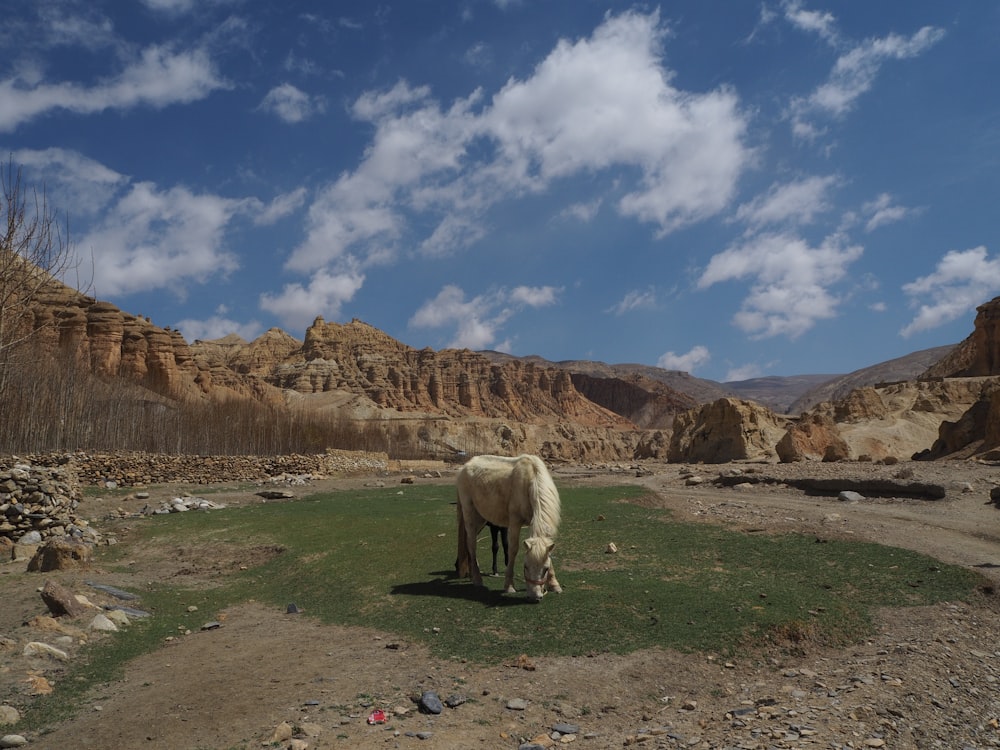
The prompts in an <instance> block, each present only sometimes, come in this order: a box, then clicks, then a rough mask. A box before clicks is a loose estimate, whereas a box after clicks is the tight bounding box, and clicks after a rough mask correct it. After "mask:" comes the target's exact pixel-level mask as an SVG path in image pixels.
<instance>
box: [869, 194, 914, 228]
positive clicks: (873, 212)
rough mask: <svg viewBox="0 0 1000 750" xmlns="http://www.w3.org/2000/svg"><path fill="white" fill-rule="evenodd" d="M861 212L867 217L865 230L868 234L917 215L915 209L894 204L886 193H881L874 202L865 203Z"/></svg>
mask: <svg viewBox="0 0 1000 750" xmlns="http://www.w3.org/2000/svg"><path fill="white" fill-rule="evenodd" d="M862 211H863V212H864V213H865V215H867V216H868V217H869V218H868V221H867V222H866V223H865V230H867V231H869V232H871V231H872V230H874V229H878V228H879V227H881V226H885V225H886V224H894V223H896V222H897V221H902V220H903V219H905V218H907V217H908V216H911V215H913V214H915V213H917V210H916V209H912V208H907V207H906V206H899V205H896V204H894V203H893V199H892V196H891V195H889V194H888V193H882V194H881V195H879V196H878V197H877V198H876V199H875V200H873V201H869V202H868V203H866V204H865V205H864V206H863V207H862Z"/></svg>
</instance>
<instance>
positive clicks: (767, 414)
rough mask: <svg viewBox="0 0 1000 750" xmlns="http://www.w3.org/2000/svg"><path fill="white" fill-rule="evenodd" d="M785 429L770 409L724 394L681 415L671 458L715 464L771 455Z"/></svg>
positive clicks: (675, 427)
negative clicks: (723, 396) (724, 396)
mask: <svg viewBox="0 0 1000 750" xmlns="http://www.w3.org/2000/svg"><path fill="white" fill-rule="evenodd" d="M784 432H785V427H784V426H783V425H782V423H781V420H779V419H778V417H777V416H775V414H774V413H773V412H772V411H771V410H770V409H767V408H766V407H763V406H760V405H759V404H757V403H754V402H752V401H742V400H740V399H736V398H720V399H718V400H716V401H714V402H712V403H710V404H704V405H703V406H700V407H697V408H694V409H690V410H689V411H686V412H683V413H682V414H678V415H677V417H676V418H675V419H674V428H673V433H672V434H671V437H670V449H669V452H668V456H667V459H668V460H669V461H671V462H678V463H680V462H685V461H692V462H694V461H699V462H704V463H713V464H714V463H726V462H728V461H740V460H746V459H764V458H770V457H772V456H774V455H775V451H774V446H775V445H776V444H777V442H778V441H779V440H780V439H781V437H782V435H783V434H784Z"/></svg>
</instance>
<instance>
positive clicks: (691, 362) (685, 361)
mask: <svg viewBox="0 0 1000 750" xmlns="http://www.w3.org/2000/svg"><path fill="white" fill-rule="evenodd" d="M711 358H712V355H711V354H709V352H708V349H707V348H706V347H704V346H701V345H698V346H694V347H692V348H691V350H690V351H689V352H687V353H686V354H674V353H673V352H667V353H666V354H663V355H662V356H661V357H660V358H659V359H658V360H657V361H656V366H657V367H662V368H663V369H664V370H682V371H684V372H694V371H695V370H696V369H697V368H698V367H701V366H702V365H704V364H707V363H708V361H709V360H710V359H711Z"/></svg>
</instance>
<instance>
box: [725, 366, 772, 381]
mask: <svg viewBox="0 0 1000 750" xmlns="http://www.w3.org/2000/svg"><path fill="white" fill-rule="evenodd" d="M763 374H764V370H763V369H761V366H760V365H758V364H756V363H753V362H751V363H749V364H745V365H739V366H738V367H731V368H730V369H729V370H728V371H727V372H726V377H725V381H724V382H726V383H739V382H740V381H742V380H750V379H752V378H759V377H760V376H761V375H763Z"/></svg>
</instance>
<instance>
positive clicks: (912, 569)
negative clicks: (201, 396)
mask: <svg viewBox="0 0 1000 750" xmlns="http://www.w3.org/2000/svg"><path fill="white" fill-rule="evenodd" d="M641 492H642V490H641V489H639V488H631V487H617V488H604V487H602V488H567V489H563V490H562V491H561V494H562V500H563V523H562V526H561V528H560V535H559V541H558V544H557V547H556V552H555V555H554V559H555V564H556V569H557V572H558V574H559V579H560V582H561V583H562V585H563V588H564V589H565V591H566V593H564V594H562V595H556V594H550V595H549V596H546V597H545V599H544V600H543V601H542V602H541V603H539V604H530V603H528V602H527V601H526V600H525V599H524V598H523V595H521V594H516V595H504V594H502V593H501V587H502V579H501V578H490V577H487V578H484V581H485V583H486V586H487V588H486V589H485V590H479V589H476V588H475V587H473V586H472V585H471V583H470V582H469V581H468V580H458V579H455V578H452V577H451V574H452V570H453V566H454V560H455V552H456V521H455V507H454V504H453V498H454V490H453V488H452V487H450V486H429V485H413V486H407V487H405V488H404V489H402V490H400V489H399V488H398V487H395V488H391V489H378V490H370V489H368V490H360V491H352V492H336V493H326V494H318V495H313V496H311V497H307V498H304V499H300V500H297V501H295V502H288V503H262V504H254V505H249V506H246V507H242V508H231V509H226V510H221V511H213V512H210V513H185V514H174V515H169V516H158V517H155V518H152V519H150V522H149V523H148V524H146V525H144V526H142V527H141V528H140V529H137V530H136V533H138V534H141V535H142V536H144V537H146V538H145V539H141V538H140V539H136V540H134V541H133V542H132V543H133V544H138V545H142V544H144V543H152V542H153V541H155V542H156V543H157V544H162V543H166V544H170V543H172V542H173V541H176V543H178V544H180V543H183V544H185V545H201V544H220V543H226V544H229V543H233V544H236V543H241V542H242V543H244V544H246V543H247V540H253V541H254V542H268V543H272V544H276V545H279V546H281V547H284V548H285V551H284V552H282V553H281V554H279V555H277V556H276V557H274V558H273V559H270V560H269V561H268V562H266V563H265V564H263V565H259V566H257V567H252V568H250V569H249V570H246V571H241V572H239V573H234V574H231V575H230V576H228V577H227V578H225V579H224V582H223V583H222V584H221V585H216V586H213V587H211V588H210V589H205V590H198V591H191V590H177V589H171V588H165V587H164V588H156V589H154V590H152V591H150V592H148V593H144V594H143V601H142V606H143V607H144V608H147V609H150V610H152V611H153V612H154V615H155V616H154V617H152V618H150V619H149V620H148V621H145V622H142V623H140V624H137V625H136V626H134V627H133V628H130V629H129V630H128V631H127V632H123V633H121V634H119V635H116V636H115V637H114V638H112V639H108V640H107V641H105V642H104V643H102V644H101V645H99V646H97V647H95V648H94V649H92V650H91V651H89V652H88V657H89V658H88V659H87V661H86V663H85V664H83V665H82V666H80V667H79V668H76V670H75V671H74V673H73V675H72V676H71V679H69V680H65V681H64V682H63V683H62V684H61V685H60V688H59V691H58V693H57V694H56V696H55V697H54V699H53V700H51V701H50V704H51V705H50V709H51V710H53V711H58V710H59V709H58V706H59V705H60V704H62V705H66V704H67V703H72V700H71V699H68V697H67V691H70V692H71V691H73V689H74V686H78V687H79V688H81V689H82V688H85V687H87V686H91V685H95V684H100V683H102V682H107V681H110V680H113V679H114V678H115V676H116V675H117V674H118V670H120V668H121V665H122V664H123V663H124V662H125V661H127V660H129V659H130V658H132V657H134V656H136V655H138V654H141V653H144V652H147V651H149V650H152V649H154V648H156V647H157V645H158V644H160V643H162V642H163V639H164V638H166V637H167V636H169V635H176V634H177V633H178V630H179V629H180V630H183V629H184V628H185V627H190V628H191V629H197V628H198V627H200V625H201V624H202V623H204V622H205V621H206V620H207V619H211V618H212V617H213V616H214V614H213V613H214V612H217V611H219V610H222V609H224V608H225V607H227V606H231V605H232V604H234V603H237V602H241V601H246V600H248V599H255V600H258V601H261V602H264V603H266V604H270V605H272V606H274V607H275V608H280V610H281V611H284V609H285V607H286V606H287V605H288V604H289V603H295V604H297V605H298V606H299V607H301V608H303V609H304V610H306V612H307V616H314V617H318V618H320V619H321V620H323V621H325V622H331V623H340V624H347V625H361V626H370V627H374V628H378V629H381V630H386V631H390V632H393V633H395V634H397V635H399V636H401V637H405V638H408V639H412V640H416V641H422V642H425V643H427V644H428V645H429V646H430V648H431V649H432V651H433V652H434V653H435V654H437V655H439V656H442V657H446V658H447V657H455V658H465V659H469V660H472V661H477V662H485V663H495V662H499V661H504V660H509V659H511V658H513V657H515V656H516V655H517V654H520V653H526V654H528V655H530V656H541V655H569V656H573V655H582V654H588V653H593V652H613V653H628V652H631V651H634V650H636V649H641V648H646V647H652V646H662V647H667V648H675V649H679V650H684V651H693V650H702V651H712V652H718V653H721V654H731V653H733V652H735V651H738V650H740V649H745V648H747V647H752V645H753V644H755V643H760V642H763V641H765V640H771V641H780V642H783V643H787V644H790V645H794V644H795V643H797V642H800V641H802V640H809V641H813V642H823V643H832V644H840V643H848V642H851V641H853V640H856V639H859V638H862V637H864V636H865V635H866V634H867V633H868V632H870V628H871V621H872V612H873V610H874V609H875V608H877V607H882V606H909V605H920V604H929V603H933V602H937V601H942V600H963V599H969V598H971V597H972V596H973V595H974V594H975V591H976V587H977V585H979V584H981V583H982V579H981V578H980V577H979V576H978V575H977V574H975V573H973V572H970V571H967V570H964V569H962V568H959V567H956V566H949V565H944V564H941V563H939V562H937V561H935V560H933V559H931V558H928V557H926V556H923V555H919V554H916V553H913V552H909V551H906V550H901V549H896V548H891V547H884V546H880V545H877V544H869V543H861V542H853V541H834V540H831V541H827V542H820V541H818V540H817V539H816V538H815V537H813V536H810V535H800V534H782V535H776V536H768V535H761V534H747V533H741V532H734V531H730V530H726V529H723V528H721V527H716V526H712V525H706V524H687V523H678V522H676V521H674V520H673V519H672V518H671V516H670V514H669V513H668V512H666V511H663V510H657V509H650V508H648V507H643V506H642V505H640V504H637V503H632V502H628V501H629V500H630V499H635V498H636V497H637V496H638V494H639V493H641ZM486 536H487V538H488V535H486ZM609 542H614V543H615V545H616V546H617V547H618V549H619V552H618V553H617V554H608V553H607V552H606V549H607V546H608V543H609ZM488 556H489V549H488V544H486V543H483V542H482V541H481V542H480V566H481V567H482V568H484V569H485V568H487V567H488V563H489V560H488ZM517 571H518V573H520V565H518V566H517ZM517 583H518V584H519V585H520V587H521V588H523V582H521V581H520V580H518V581H517ZM191 604H194V605H196V606H197V607H198V612H197V613H193V614H192V613H189V612H187V609H186V608H187V607H188V606H189V605H191Z"/></svg>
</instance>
